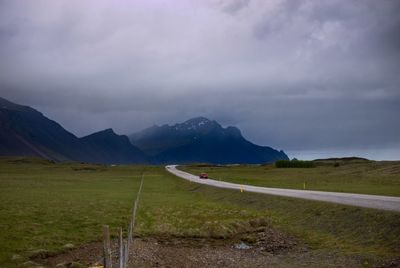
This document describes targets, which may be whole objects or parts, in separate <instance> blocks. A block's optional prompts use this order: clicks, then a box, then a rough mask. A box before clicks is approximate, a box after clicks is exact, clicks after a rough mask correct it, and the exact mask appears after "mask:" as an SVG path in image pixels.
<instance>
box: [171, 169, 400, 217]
mask: <svg viewBox="0 0 400 268" xmlns="http://www.w3.org/2000/svg"><path fill="white" fill-rule="evenodd" d="M176 167H177V165H169V166H166V167H165V168H166V170H167V171H169V172H170V173H172V174H174V175H176V176H178V177H180V178H182V179H185V180H189V181H193V182H196V183H201V184H207V185H211V186H215V187H219V188H226V189H236V190H240V189H243V190H244V191H247V192H255V193H262V194H271V195H279V196H288V197H296V198H302V199H309V200H317V201H326V202H332V203H338V204H344V205H351V206H359V207H367V208H375V209H383V210H391V211H399V212H400V197H393V196H381V195H367V194H349V193H335V192H323V191H307V190H293V189H281V188H267V187H259V186H251V185H244V184H243V185H242V184H236V183H230V182H224V181H216V180H212V179H200V178H199V177H198V176H196V175H193V174H190V173H187V172H184V171H182V170H179V169H177V168H176Z"/></svg>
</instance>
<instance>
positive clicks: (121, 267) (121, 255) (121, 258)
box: [119, 228, 125, 268]
mask: <svg viewBox="0 0 400 268" xmlns="http://www.w3.org/2000/svg"><path fill="white" fill-rule="evenodd" d="M122 243H123V238H122V228H119V268H124V263H125V260H124V249H123V244H122Z"/></svg>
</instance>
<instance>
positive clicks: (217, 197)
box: [0, 158, 400, 267]
mask: <svg viewBox="0 0 400 268" xmlns="http://www.w3.org/2000/svg"><path fill="white" fill-rule="evenodd" d="M143 172H144V174H145V180H144V185H143V192H142V195H141V200H140V210H139V214H138V219H137V229H136V234H138V235H140V236H151V237H172V236H179V237H193V236H195V237H205V238H207V237H208V238H209V237H213V238H219V239H220V238H226V239H227V240H229V239H231V238H232V237H234V236H235V234H238V233H241V232H243V231H246V230H248V229H250V228H251V222H252V221H253V222H254V220H255V219H259V220H260V222H268V224H270V225H271V226H272V228H274V229H277V230H280V231H282V232H285V233H288V234H289V235H291V236H294V237H296V239H298V240H299V241H300V243H304V245H306V246H307V248H310V250H312V251H313V252H316V253H315V254H317V255H318V254H319V255H318V256H319V257H318V258H317V259H316V260H314V261H315V262H317V263H318V262H321V263H324V262H325V261H327V260H329V262H330V263H333V264H334V263H335V256H345V257H346V258H350V259H353V260H356V262H357V263H359V264H360V266H362V265H363V264H365V265H366V266H369V265H373V264H376V263H379V262H382V261H384V260H387V259H390V258H394V257H398V256H399V255H400V245H399V243H398V237H400V214H399V213H393V212H386V211H378V210H373V209H363V208H355V207H348V206H342V205H335V204H329V203H324V202H313V201H306V200H298V199H293V198H282V197H276V196H268V195H261V194H253V193H240V192H239V191H233V190H223V189H217V188H212V187H208V186H203V185H197V184H194V183H190V182H187V181H184V180H181V179H179V178H177V177H174V176H173V175H170V174H169V173H167V172H166V171H165V170H164V167H150V166H147V167H146V166H115V167H111V166H104V165H85V164H53V163H50V162H47V161H44V160H27V159H4V158H3V159H0V228H1V232H0V267H17V266H18V265H19V264H20V263H21V262H24V261H26V260H27V259H28V257H29V256H31V255H34V254H37V253H38V252H42V253H43V252H45V253H46V254H56V253H58V252H61V251H63V250H64V246H65V245H66V244H73V245H75V246H79V245H82V244H84V243H88V242H90V241H99V240H101V236H102V234H101V226H102V225H103V224H108V225H110V227H111V231H112V232H113V234H116V233H117V227H121V226H126V225H127V224H128V218H129V215H130V209H131V206H132V202H133V200H134V198H135V194H136V192H137V189H138V187H139V183H140V178H141V174H142V173H143ZM15 254H18V255H20V256H22V259H21V260H12V258H13V255H15ZM14 257H15V256H14ZM289 257H290V256H288V258H289ZM366 263H368V264H366ZM322 266H323V265H322Z"/></svg>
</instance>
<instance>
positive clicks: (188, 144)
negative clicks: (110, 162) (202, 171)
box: [129, 117, 288, 164]
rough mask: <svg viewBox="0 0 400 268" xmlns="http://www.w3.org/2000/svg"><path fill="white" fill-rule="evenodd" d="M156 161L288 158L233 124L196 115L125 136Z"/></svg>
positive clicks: (223, 160) (245, 160)
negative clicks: (225, 124)
mask: <svg viewBox="0 0 400 268" xmlns="http://www.w3.org/2000/svg"><path fill="white" fill-rule="evenodd" d="M129 138H130V140H131V142H132V144H133V145H135V146H137V147H138V148H140V149H141V150H143V151H144V152H146V153H147V154H149V155H151V156H152V157H153V158H154V160H155V161H156V162H157V163H163V164H164V163H191V162H207V163H217V164H229V163H265V162H274V161H276V160H280V159H288V157H287V155H286V154H285V153H284V152H283V151H277V150H274V149H272V148H271V147H267V146H259V145H255V144H253V143H251V142H249V141H247V140H246V139H245V138H244V137H243V136H242V134H241V132H240V130H239V129H238V128H236V127H227V128H223V127H222V126H221V125H220V124H219V123H218V122H216V121H211V120H209V119H207V118H204V117H197V118H193V119H190V120H187V121H185V122H183V123H180V124H175V125H172V126H169V125H163V126H152V127H150V128H147V129H145V130H143V131H140V132H138V133H134V134H132V135H130V136H129Z"/></svg>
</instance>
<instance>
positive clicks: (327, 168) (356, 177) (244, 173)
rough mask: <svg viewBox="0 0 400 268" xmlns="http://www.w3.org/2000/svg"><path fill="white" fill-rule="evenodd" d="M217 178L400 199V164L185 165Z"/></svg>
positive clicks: (391, 162) (241, 182)
mask: <svg viewBox="0 0 400 268" xmlns="http://www.w3.org/2000/svg"><path fill="white" fill-rule="evenodd" d="M180 169H182V170H185V171H188V172H191V173H193V174H199V173H201V172H207V173H208V174H209V176H210V177H211V178H213V179H217V180H224V181H229V182H234V183H239V184H249V185H257V186H264V187H274V188H286V189H303V188H304V183H305V186H306V189H307V190H319V191H331V192H347V193H360V194H374V195H390V196H400V161H368V160H345V161H315V167H311V168H277V167H275V166H274V165H273V164H270V165H237V166H205V165H192V166H182V167H180Z"/></svg>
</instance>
